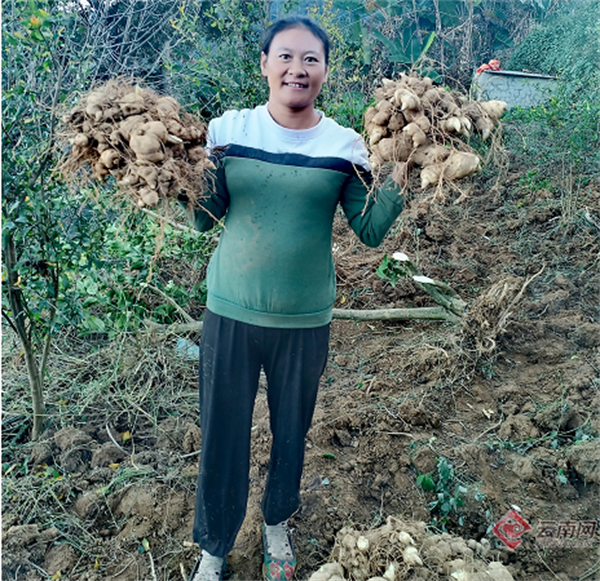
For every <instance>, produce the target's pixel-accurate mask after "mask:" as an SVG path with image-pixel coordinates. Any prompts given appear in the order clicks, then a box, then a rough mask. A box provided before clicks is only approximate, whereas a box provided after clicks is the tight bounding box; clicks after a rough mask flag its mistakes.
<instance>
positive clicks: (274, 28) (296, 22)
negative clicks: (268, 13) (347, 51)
mask: <svg viewBox="0 0 600 581" xmlns="http://www.w3.org/2000/svg"><path fill="white" fill-rule="evenodd" d="M292 28H304V29H306V30H308V31H309V32H312V33H313V34H314V35H315V36H316V37H317V38H318V39H319V40H320V41H321V42H322V43H323V51H324V52H325V64H326V65H328V64H329V37H328V36H327V33H326V32H325V31H324V30H323V28H321V26H320V25H318V24H317V23H316V22H315V21H314V20H311V19H310V18H306V17H305V16H288V17H286V18H281V19H280V20H277V21H276V22H274V23H273V24H271V26H269V28H267V30H265V34H264V36H263V41H262V51H263V52H264V53H265V54H266V55H268V54H269V49H270V48H271V42H272V41H273V38H275V35H276V34H279V33H280V32H283V31H284V30H290V29H292Z"/></svg>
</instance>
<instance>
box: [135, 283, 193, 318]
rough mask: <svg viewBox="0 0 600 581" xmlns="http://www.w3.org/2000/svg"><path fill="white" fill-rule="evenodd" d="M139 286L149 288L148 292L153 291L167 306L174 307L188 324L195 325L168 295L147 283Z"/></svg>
mask: <svg viewBox="0 0 600 581" xmlns="http://www.w3.org/2000/svg"><path fill="white" fill-rule="evenodd" d="M141 286H143V287H146V288H149V289H150V290H153V291H154V292H155V293H156V294H158V295H160V296H161V297H162V298H163V299H165V301H167V302H168V303H169V304H171V305H172V306H173V307H175V310H176V311H177V312H178V313H179V314H180V315H181V316H182V317H183V318H184V319H185V320H186V321H187V322H188V323H195V322H196V321H195V320H194V319H193V318H192V317H191V316H190V315H189V314H188V313H186V312H185V310H184V309H182V308H181V307H180V306H179V305H178V304H177V303H176V302H175V301H174V300H173V299H172V298H171V297H170V296H169V295H167V294H165V293H164V292H163V291H161V290H160V289H159V288H157V287H155V286H153V285H151V284H149V283H147V282H143V283H142V284H141Z"/></svg>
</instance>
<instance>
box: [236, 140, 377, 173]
mask: <svg viewBox="0 0 600 581" xmlns="http://www.w3.org/2000/svg"><path fill="white" fill-rule="evenodd" d="M224 155H225V156H226V157H244V158H249V159H257V160H259V161H264V162H267V163H275V164H279V165H293V166H297V167H314V168H319V169H331V170H333V171H339V172H343V173H345V174H348V175H356V174H359V175H362V176H363V178H366V179H369V178H370V177H371V172H369V171H367V170H365V169H364V168H363V167H362V166H359V165H354V164H353V163H352V162H350V161H348V160H346V159H342V158H341V157H311V156H309V155H302V154H299V153H271V152H268V151H264V150H262V149H256V148H254V147H246V146H244V145H227V146H226V147H225V148H224Z"/></svg>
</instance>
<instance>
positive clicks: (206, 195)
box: [179, 119, 229, 232]
mask: <svg viewBox="0 0 600 581" xmlns="http://www.w3.org/2000/svg"><path fill="white" fill-rule="evenodd" d="M218 127H219V119H215V120H212V121H211V122H210V123H209V125H208V136H207V146H208V150H209V158H210V160H211V161H212V162H213V163H214V164H215V169H214V170H207V171H206V173H205V180H206V185H205V189H204V192H203V193H202V195H201V196H200V197H199V198H198V200H196V202H195V204H194V207H193V208H192V211H193V214H192V217H191V220H192V222H193V224H194V226H195V228H196V229H197V230H200V231H201V232H206V231H207V230H210V229H211V228H213V227H214V226H215V225H216V223H217V222H218V221H219V220H220V219H221V218H222V217H223V216H225V214H226V212H227V208H228V207H229V192H228V191H227V185H226V181H225V167H224V155H223V153H224V152H223V151H219V152H217V151H215V149H214V148H216V147H217V145H218V141H217V137H216V135H215V134H216V132H217V128H218ZM211 150H212V153H210V152H211ZM179 201H180V202H181V203H182V204H183V205H184V206H186V207H188V208H189V200H188V199H187V196H183V197H180V198H179Z"/></svg>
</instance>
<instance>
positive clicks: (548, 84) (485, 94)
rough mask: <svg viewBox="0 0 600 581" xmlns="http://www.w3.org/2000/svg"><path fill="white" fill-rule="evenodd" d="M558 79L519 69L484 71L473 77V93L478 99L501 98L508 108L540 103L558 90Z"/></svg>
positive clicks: (531, 105)
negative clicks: (519, 70) (522, 71)
mask: <svg viewBox="0 0 600 581" xmlns="http://www.w3.org/2000/svg"><path fill="white" fill-rule="evenodd" d="M556 89H557V81H556V79H555V78H554V77H550V76H548V75H538V74H534V73H521V72H518V71H483V72H482V73H480V74H476V75H475V76H474V77H473V95H474V96H475V98H476V99H477V100H483V101H488V100H491V99H499V100H501V101H506V103H507V104H508V108H509V109H510V108H511V107H516V106H519V107H523V108H526V107H533V106H535V105H539V104H540V103H543V102H544V101H547V100H548V98H549V97H550V96H551V95H552V94H553V93H555V92H556Z"/></svg>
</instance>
